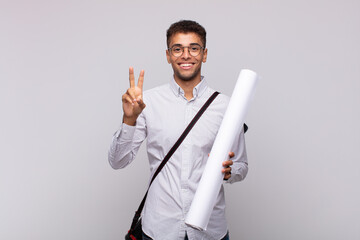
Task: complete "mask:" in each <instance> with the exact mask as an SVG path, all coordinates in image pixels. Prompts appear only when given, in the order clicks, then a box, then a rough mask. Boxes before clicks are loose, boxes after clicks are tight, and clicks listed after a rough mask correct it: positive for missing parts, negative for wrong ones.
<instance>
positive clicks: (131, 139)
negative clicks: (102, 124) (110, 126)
mask: <svg viewBox="0 0 360 240" xmlns="http://www.w3.org/2000/svg"><path fill="white" fill-rule="evenodd" d="M145 138H146V124H145V118H144V116H143V114H140V116H139V117H138V119H137V121H136V125H135V126H129V125H127V124H125V123H122V125H121V126H120V129H119V130H117V131H116V132H115V133H114V135H113V137H112V141H111V144H110V149H109V152H108V160H109V163H110V165H111V167H112V168H114V169H119V168H124V167H126V166H127V165H129V164H130V163H131V162H132V161H133V160H134V159H135V156H136V154H137V152H138V150H139V148H140V146H141V143H142V142H143V141H144V140H145Z"/></svg>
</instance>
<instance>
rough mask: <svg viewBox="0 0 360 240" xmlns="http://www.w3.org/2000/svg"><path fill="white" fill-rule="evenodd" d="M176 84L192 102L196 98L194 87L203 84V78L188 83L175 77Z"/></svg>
mask: <svg viewBox="0 0 360 240" xmlns="http://www.w3.org/2000/svg"><path fill="white" fill-rule="evenodd" d="M175 82H176V83H177V84H178V85H179V86H180V87H181V88H182V89H183V90H184V92H185V97H186V99H187V100H190V99H192V98H193V97H194V95H193V90H194V87H196V85H198V84H199V83H200V82H201V76H199V77H197V78H194V79H192V80H187V81H184V80H181V79H178V78H176V77H175Z"/></svg>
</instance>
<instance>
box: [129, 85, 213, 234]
mask: <svg viewBox="0 0 360 240" xmlns="http://www.w3.org/2000/svg"><path fill="white" fill-rule="evenodd" d="M217 95H219V92H214V93H213V94H212V95H211V96H210V98H209V99H208V100H207V101H206V102H205V104H204V105H203V106H202V107H201V109H200V110H199V111H198V113H197V114H196V115H195V117H194V118H193V119H192V120H191V122H190V123H189V125H188V126H187V127H186V129H185V130H184V132H183V133H182V134H181V136H180V137H179V139H178V140H177V141H176V143H175V144H174V146H172V148H171V149H170V151H169V152H168V153H167V154H166V156H165V157H164V159H163V160H162V162H161V164H160V166H159V167H158V168H157V169H156V172H155V173H154V175H153V177H152V179H151V181H150V184H149V187H148V189H147V191H146V193H145V196H144V198H143V200H142V201H141V203H140V206H139V208H138V210H137V211H136V212H135V216H134V218H133V221H132V224H131V227H130V230H129V231H128V233H127V234H126V235H125V240H142V226H141V218H140V214H141V211H142V209H143V207H144V204H145V200H146V197H147V194H148V191H149V188H150V186H151V183H152V182H153V181H154V179H155V177H156V176H157V175H158V174H159V172H160V171H161V169H162V168H163V167H164V166H165V164H166V162H167V161H168V160H169V159H170V157H171V156H172V155H173V153H174V152H175V151H176V149H177V148H178V147H179V146H180V144H181V142H182V141H183V140H184V139H185V137H186V135H187V134H188V133H189V132H190V130H191V129H192V128H193V126H194V125H195V123H196V122H197V120H199V118H200V117H201V115H202V114H203V113H204V112H205V110H206V109H207V108H208V107H209V105H210V104H211V103H212V101H214V99H215V98H216V97H217Z"/></svg>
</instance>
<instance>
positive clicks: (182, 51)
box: [168, 43, 205, 57]
mask: <svg viewBox="0 0 360 240" xmlns="http://www.w3.org/2000/svg"><path fill="white" fill-rule="evenodd" d="M191 46H198V47H200V51H199V53H197V54H196V55H193V54H192V52H191V51H190V48H191ZM174 47H180V48H181V54H179V55H178V56H177V55H174V53H173V51H172V49H173V48H174ZM185 48H187V49H188V52H189V54H190V55H191V56H193V57H197V56H199V55H200V53H201V50H205V47H202V46H201V45H200V44H198V43H191V44H190V45H189V46H182V45H180V44H175V45H173V46H172V47H170V48H168V51H169V52H170V53H171V55H173V56H174V57H181V56H182V55H183V54H184V49H185Z"/></svg>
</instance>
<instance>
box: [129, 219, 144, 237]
mask: <svg viewBox="0 0 360 240" xmlns="http://www.w3.org/2000/svg"><path fill="white" fill-rule="evenodd" d="M125 240H142V226H141V218H140V219H138V221H137V223H136V224H135V227H134V229H130V230H129V232H128V233H127V234H126V235H125Z"/></svg>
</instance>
